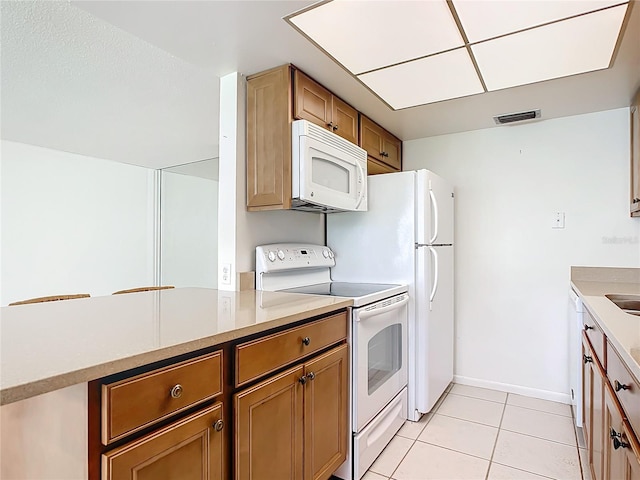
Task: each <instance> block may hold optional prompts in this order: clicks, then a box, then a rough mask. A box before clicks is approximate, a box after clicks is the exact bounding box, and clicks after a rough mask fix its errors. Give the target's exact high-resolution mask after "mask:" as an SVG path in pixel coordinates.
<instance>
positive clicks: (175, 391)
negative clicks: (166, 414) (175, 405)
mask: <svg viewBox="0 0 640 480" xmlns="http://www.w3.org/2000/svg"><path fill="white" fill-rule="evenodd" d="M171 396H172V397H173V398H180V397H181V396H182V385H180V384H177V385H175V386H174V387H173V388H172V389H171Z"/></svg>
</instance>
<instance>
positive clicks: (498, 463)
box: [493, 462, 557, 480]
mask: <svg viewBox="0 0 640 480" xmlns="http://www.w3.org/2000/svg"><path fill="white" fill-rule="evenodd" d="M493 463H495V464H496V465H500V466H502V467H507V468H512V469H513V470H518V471H519V472H524V473H530V474H531V475H535V476H537V477H540V478H548V479H549V480H557V479H555V478H553V477H548V476H547V475H542V474H541V473H535V472H530V471H529V470H523V469H522V468H519V467H512V466H511V465H506V464H504V463H500V462H493Z"/></svg>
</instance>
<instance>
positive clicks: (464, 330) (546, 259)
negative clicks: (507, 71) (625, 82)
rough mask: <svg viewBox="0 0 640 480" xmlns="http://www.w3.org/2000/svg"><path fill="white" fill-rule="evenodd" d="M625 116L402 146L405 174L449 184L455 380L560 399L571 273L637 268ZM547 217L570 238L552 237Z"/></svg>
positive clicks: (564, 388)
mask: <svg viewBox="0 0 640 480" xmlns="http://www.w3.org/2000/svg"><path fill="white" fill-rule="evenodd" d="M628 117H629V110H628V109H626V108H624V109H619V110H612V111H606V112H599V113H593V114H588V115H580V116H575V117H567V118H561V119H556V120H548V121H541V122H536V123H529V124H523V125H518V126H508V127H507V126H505V127H499V128H493V129H487V130H478V131H472V132H465V133H458V134H452V135H443V136H439V137H431V138H424V139H419V140H413V141H408V142H405V143H404V169H406V170H411V169H417V168H428V169H430V170H433V171H434V172H436V173H438V174H439V175H441V176H443V177H445V178H447V179H449V180H450V181H451V182H452V183H453V184H454V185H455V191H456V219H455V227H456V234H455V241H456V256H455V262H456V266H455V282H456V283H455V286H456V319H455V322H456V323H455V326H456V357H455V361H456V363H455V365H456V366H455V371H456V375H457V376H458V379H459V380H460V381H463V382H466V383H471V384H477V385H481V386H482V385H484V386H492V385H493V386H497V387H498V386H499V387H502V388H506V389H511V390H512V391H514V390H517V391H522V392H527V393H530V394H534V395H535V394H538V395H539V396H543V397H547V398H556V399H558V400H565V401H568V397H565V396H564V395H565V394H568V391H569V387H568V337H567V335H568V325H567V290H568V288H569V273H570V271H569V270H570V266H571V265H594V266H631V267H638V266H640V245H639V243H638V237H639V235H640V219H631V218H630V217H629V213H628V212H629V206H628V205H629V204H628V202H629V118H628ZM554 212H565V214H566V228H564V229H552V228H551V227H552V218H553V213H554ZM523 387H524V388H523ZM527 388H528V389H532V390H531V391H527V390H526V389H527Z"/></svg>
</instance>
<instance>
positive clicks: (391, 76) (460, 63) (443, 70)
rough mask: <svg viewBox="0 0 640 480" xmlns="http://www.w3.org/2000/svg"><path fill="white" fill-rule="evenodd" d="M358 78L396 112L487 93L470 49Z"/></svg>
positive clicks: (416, 61)
mask: <svg viewBox="0 0 640 480" xmlns="http://www.w3.org/2000/svg"><path fill="white" fill-rule="evenodd" d="M358 78H359V79H360V80H361V81H362V82H363V83H364V84H365V85H367V86H368V87H369V88H370V89H371V90H373V91H374V92H375V93H377V94H378V95H379V96H380V97H381V98H383V99H384V100H385V101H386V102H387V103H388V104H389V105H391V107H393V108H394V109H396V110H397V109H400V108H406V107H412V106H415V105H423V104H426V103H433V102H439V101H441V100H448V99H450V98H457V97H464V96H466V95H473V94H475V93H482V92H483V91H484V90H483V88H482V84H481V83H480V80H479V79H478V75H476V71H475V69H474V67H473V63H472V62H471V57H469V53H468V52H467V49H466V48H459V49H457V50H452V51H450V52H446V53H441V54H438V55H433V56H431V57H426V58H422V59H420V60H415V61H413V62H408V63H402V64H400V65H396V66H394V67H389V68H383V69H381V70H376V71H375V72H371V73H365V74H364V75H359V76H358Z"/></svg>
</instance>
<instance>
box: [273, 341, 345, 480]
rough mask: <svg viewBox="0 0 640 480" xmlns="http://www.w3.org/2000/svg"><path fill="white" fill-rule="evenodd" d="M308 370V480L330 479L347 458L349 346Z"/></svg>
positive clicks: (325, 356)
mask: <svg viewBox="0 0 640 480" xmlns="http://www.w3.org/2000/svg"><path fill="white" fill-rule="evenodd" d="M304 371H305V377H306V378H307V382H306V385H305V392H304V416H305V420H304V432H305V433H304V448H305V452H304V462H305V469H304V470H305V472H304V478H305V480H326V479H328V478H330V477H331V474H332V473H333V472H334V471H335V470H336V469H337V468H338V467H339V466H340V465H341V464H342V463H343V462H344V461H345V460H346V458H347V439H348V437H349V431H348V408H349V385H348V378H349V347H348V346H347V345H342V346H340V347H337V348H335V349H333V350H331V351H329V352H328V353H325V354H323V355H320V356H318V357H316V358H314V359H313V360H311V361H310V362H308V363H306V364H305V366H304ZM273 478H276V477H273Z"/></svg>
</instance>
